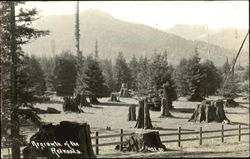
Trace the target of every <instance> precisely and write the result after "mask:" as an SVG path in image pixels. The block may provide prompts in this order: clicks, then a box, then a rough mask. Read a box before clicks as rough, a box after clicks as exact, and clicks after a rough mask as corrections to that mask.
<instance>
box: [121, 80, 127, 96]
mask: <svg viewBox="0 0 250 159" xmlns="http://www.w3.org/2000/svg"><path fill="white" fill-rule="evenodd" d="M120 97H129V93H128V85H127V84H126V83H122V87H121V90H120Z"/></svg>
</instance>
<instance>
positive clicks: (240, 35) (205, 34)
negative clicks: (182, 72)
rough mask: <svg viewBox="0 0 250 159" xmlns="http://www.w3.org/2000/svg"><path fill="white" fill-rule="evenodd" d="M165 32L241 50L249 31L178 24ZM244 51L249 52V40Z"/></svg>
mask: <svg viewBox="0 0 250 159" xmlns="http://www.w3.org/2000/svg"><path fill="white" fill-rule="evenodd" d="M165 31H166V32H168V33H172V34H175V35H178V36H181V37H183V38H185V39H187V40H200V41H204V42H209V43H211V44H215V45H218V46H221V47H223V48H228V49H235V50H239V48H240V46H241V43H242V41H243V39H244V38H245V36H246V33H247V31H248V29H243V28H233V27H226V28H216V29H208V28H207V26H206V25H191V24H177V25H175V26H173V27H172V28H170V29H166V30H165ZM243 50H244V51H247V52H249V38H247V40H246V42H245V44H244V46H243Z"/></svg>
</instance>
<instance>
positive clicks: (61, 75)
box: [54, 52, 77, 96]
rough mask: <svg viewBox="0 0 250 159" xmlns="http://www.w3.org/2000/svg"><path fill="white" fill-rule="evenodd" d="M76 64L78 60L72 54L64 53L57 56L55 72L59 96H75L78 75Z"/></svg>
mask: <svg viewBox="0 0 250 159" xmlns="http://www.w3.org/2000/svg"><path fill="white" fill-rule="evenodd" d="M76 63H77V61H76V58H75V57H74V56H73V55H72V54H71V53H70V52H63V53H62V54H61V55H58V56H56V59H55V70H54V72H55V75H56V81H57V84H56V93H57V95H58V96H73V93H74V88H75V82H76V73H77V68H76V66H77V65H76Z"/></svg>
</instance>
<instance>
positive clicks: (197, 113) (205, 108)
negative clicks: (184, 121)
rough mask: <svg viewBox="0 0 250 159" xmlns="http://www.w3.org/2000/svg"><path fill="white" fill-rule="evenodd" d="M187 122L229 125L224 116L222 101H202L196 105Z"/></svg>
mask: <svg viewBox="0 0 250 159" xmlns="http://www.w3.org/2000/svg"><path fill="white" fill-rule="evenodd" d="M188 121H198V122H202V121H204V122H207V123H209V122H213V121H216V122H225V123H230V121H229V120H228V118H227V117H226V115H225V111H224V107H223V101H222V100H217V101H208V100H204V101H202V103H201V104H198V105H197V108H196V109H195V110H194V113H193V115H192V116H191V118H190V119H189V120H188Z"/></svg>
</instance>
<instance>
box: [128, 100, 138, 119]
mask: <svg viewBox="0 0 250 159" xmlns="http://www.w3.org/2000/svg"><path fill="white" fill-rule="evenodd" d="M128 121H136V105H134V104H131V105H130V106H129V109H128Z"/></svg>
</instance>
